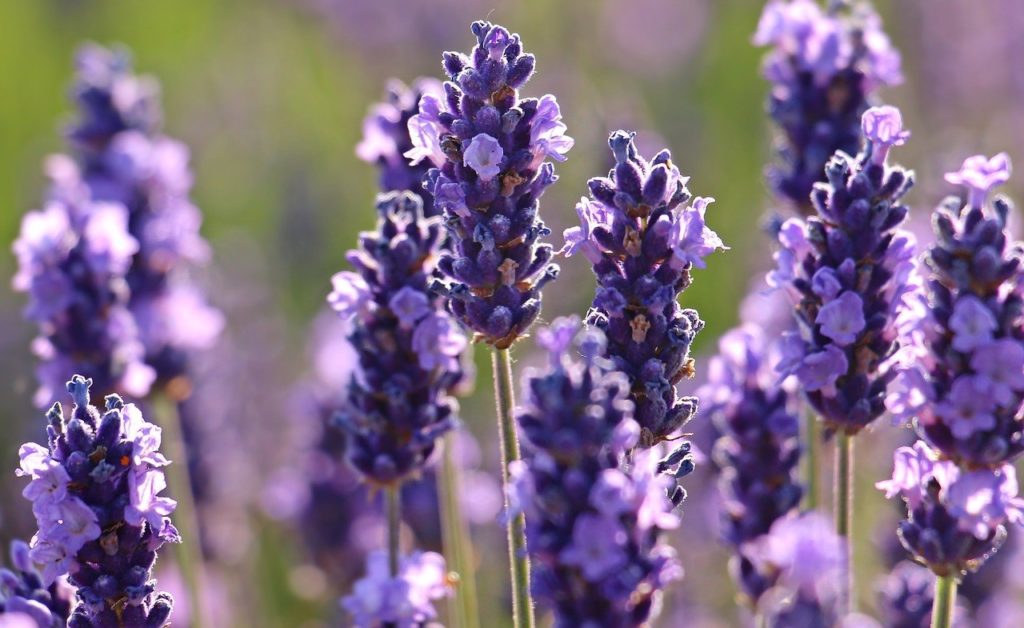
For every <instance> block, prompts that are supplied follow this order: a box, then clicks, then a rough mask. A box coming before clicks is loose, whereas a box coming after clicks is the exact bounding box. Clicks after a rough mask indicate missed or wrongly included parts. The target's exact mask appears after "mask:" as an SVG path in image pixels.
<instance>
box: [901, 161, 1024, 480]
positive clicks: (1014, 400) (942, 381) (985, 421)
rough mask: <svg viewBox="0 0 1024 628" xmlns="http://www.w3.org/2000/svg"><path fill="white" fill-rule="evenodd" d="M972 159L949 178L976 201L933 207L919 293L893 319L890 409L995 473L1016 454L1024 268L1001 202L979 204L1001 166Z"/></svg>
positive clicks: (1022, 379) (965, 460)
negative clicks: (896, 353)
mask: <svg viewBox="0 0 1024 628" xmlns="http://www.w3.org/2000/svg"><path fill="white" fill-rule="evenodd" d="M972 160H973V162H974V163H973V164H965V167H964V169H963V171H962V172H961V173H960V174H959V175H957V176H956V177H954V178H955V179H956V180H958V181H962V182H963V184H964V185H967V186H968V188H969V192H970V194H971V195H979V198H969V199H968V201H967V202H966V203H963V202H961V201H960V200H959V199H957V198H950V199H948V200H947V201H946V202H944V203H943V204H942V205H941V206H940V207H939V208H938V209H937V210H936V212H935V215H934V219H933V225H934V228H935V234H936V241H935V244H933V245H932V246H931V248H929V249H928V251H927V253H926V255H925V257H924V261H925V262H926V263H925V264H924V268H925V269H926V270H927V273H926V275H925V277H923V281H922V282H921V285H922V286H925V289H922V290H921V292H922V296H921V297H920V298H919V299H918V302H917V303H916V305H915V307H914V308H912V309H910V310H908V311H907V316H905V317H904V319H903V320H901V322H900V326H901V327H902V328H903V331H901V334H902V335H903V336H904V340H903V345H904V347H903V349H901V352H902V353H903V354H904V355H903V357H902V358H901V359H900V367H899V368H900V374H899V387H900V390H901V392H900V395H899V396H898V397H897V398H895V399H894V400H893V401H894V407H893V410H894V412H899V415H898V416H899V418H900V419H902V420H907V419H910V418H916V427H917V431H918V433H919V434H920V436H921V437H922V438H924V439H925V440H926V441H927V442H928V443H929V444H930V445H931V446H932V447H934V448H935V449H938V450H939V451H941V452H942V454H943V455H944V456H945V457H947V458H949V459H951V460H954V461H956V462H957V463H958V464H962V465H964V466H969V467H989V468H993V469H996V468H999V467H1001V466H1002V465H1003V464H1005V463H1007V462H1010V461H1013V460H1015V459H1016V458H1017V457H1019V456H1020V454H1021V453H1022V452H1024V423H1022V422H1021V421H1020V420H1019V417H1020V414H1021V409H1022V408H1024V390H1022V387H1024V374H1022V363H1024V324H1022V321H1021V319H1020V316H1019V312H1020V309H1021V307H1022V304H1024V280H1022V276H1024V275H1022V273H1024V270H1022V266H1021V261H1022V258H1021V250H1020V244H1019V242H1016V241H1014V239H1013V237H1012V235H1011V234H1010V232H1009V230H1008V229H1007V227H1006V222H1007V216H1008V214H1009V212H1010V205H1009V203H1008V201H1007V200H1006V199H1004V198H1001V197H997V198H995V199H993V200H992V201H991V202H986V201H985V195H986V194H987V191H988V188H989V187H990V184H994V183H995V182H997V181H1001V180H1004V177H1003V175H1007V174H1008V166H1007V167H1006V169H1002V167H1001V166H1000V160H999V159H996V158H994V159H993V160H991V162H989V161H987V160H985V159H984V158H972ZM972 160H968V161H969V162H971V161H972ZM986 169H988V170H987V173H986V172H985V170H986ZM986 177H988V178H986ZM982 179H984V180H982Z"/></svg>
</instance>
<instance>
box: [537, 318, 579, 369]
mask: <svg viewBox="0 0 1024 628" xmlns="http://www.w3.org/2000/svg"><path fill="white" fill-rule="evenodd" d="M579 329H580V319H579V317H578V316H563V317H561V318H557V319H555V321H554V322H553V323H551V325H549V326H547V327H543V328H541V329H539V330H538V331H537V344H538V345H539V346H540V347H542V348H543V349H544V350H545V351H547V352H548V356H549V357H550V358H551V364H552V365H557V364H558V363H559V362H561V360H562V358H563V357H565V356H566V355H567V354H568V352H569V347H571V346H572V342H573V340H574V339H575V338H576V334H577V333H578V332H579Z"/></svg>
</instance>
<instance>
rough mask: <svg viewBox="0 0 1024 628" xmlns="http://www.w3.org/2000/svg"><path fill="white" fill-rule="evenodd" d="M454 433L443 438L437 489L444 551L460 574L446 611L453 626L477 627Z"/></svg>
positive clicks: (469, 544) (469, 540) (469, 541)
mask: <svg viewBox="0 0 1024 628" xmlns="http://www.w3.org/2000/svg"><path fill="white" fill-rule="evenodd" d="M455 438H456V435H455V433H454V432H449V433H448V434H447V435H446V436H445V437H444V454H443V455H444V457H443V458H442V460H441V474H440V475H439V476H438V484H440V486H439V487H438V488H439V489H440V493H441V503H442V508H443V510H442V513H441V531H442V534H443V541H444V550H445V553H446V554H448V558H449V560H450V561H451V563H452V565H451V566H452V568H453V569H454V570H455V573H457V574H458V575H459V588H458V591H457V592H456V594H455V595H454V596H453V597H452V598H451V599H450V602H449V609H450V612H451V615H452V617H453V618H455V619H457V622H455V625H456V626H458V627H459V628H479V627H480V615H479V611H478V610H477V601H476V573H475V569H474V566H473V565H474V560H473V543H472V537H470V534H469V526H468V525H467V523H466V518H465V517H463V516H462V502H461V501H460V499H459V495H460V494H461V492H460V490H459V484H460V482H459V465H458V464H457V463H456V461H455V453H454V449H455Z"/></svg>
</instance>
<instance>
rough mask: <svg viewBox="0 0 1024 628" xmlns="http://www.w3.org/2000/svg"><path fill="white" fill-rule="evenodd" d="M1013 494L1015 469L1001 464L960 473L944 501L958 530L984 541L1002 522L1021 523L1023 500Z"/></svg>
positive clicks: (1016, 488)
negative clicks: (955, 519)
mask: <svg viewBox="0 0 1024 628" xmlns="http://www.w3.org/2000/svg"><path fill="white" fill-rule="evenodd" d="M1017 492H1018V487H1017V472H1016V470H1014V468H1013V466H1011V465H1003V467H1001V468H1000V469H997V470H991V469H979V470H975V471H965V472H962V473H961V474H960V476H959V477H958V478H957V480H956V481H955V482H953V483H952V485H950V486H949V488H948V490H947V491H946V499H947V502H948V504H949V511H950V513H952V514H953V515H954V516H956V517H957V518H959V525H960V528H961V529H962V530H964V531H965V532H970V533H971V534H973V535H974V536H975V537H976V538H979V539H984V538H986V537H988V536H989V535H990V534H991V533H992V532H993V531H994V530H995V528H996V527H998V526H999V525H1001V524H1003V523H1004V522H1007V521H1009V522H1010V523H1015V524H1018V525H1019V524H1021V523H1024V500H1022V499H1021V498H1019V497H1018V496H1017Z"/></svg>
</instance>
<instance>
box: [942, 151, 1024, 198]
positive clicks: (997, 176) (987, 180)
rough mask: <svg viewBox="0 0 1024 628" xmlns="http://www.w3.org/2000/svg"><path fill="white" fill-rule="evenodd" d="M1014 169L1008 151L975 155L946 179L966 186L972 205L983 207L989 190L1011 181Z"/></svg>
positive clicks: (947, 175) (954, 183)
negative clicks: (992, 154)
mask: <svg viewBox="0 0 1024 628" xmlns="http://www.w3.org/2000/svg"><path fill="white" fill-rule="evenodd" d="M1012 170H1013V166H1012V164H1011V163H1010V156H1009V155H1007V154H1006V153H999V154H998V155H996V156H995V157H990V158H986V157H985V156H984V155H974V156H973V157H968V158H967V159H965V160H964V163H963V165H962V166H960V170H958V171H957V172H950V173H947V174H946V181H948V182H949V183H952V184H953V185H962V186H964V187H966V188H967V190H968V192H969V196H968V203H969V204H970V206H971V207H982V206H983V205H984V204H985V198H986V197H987V196H988V193H989V190H991V189H992V188H994V187H996V186H997V185H1002V184H1004V183H1006V182H1007V181H1009V180H1010V173H1011V172H1012Z"/></svg>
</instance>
